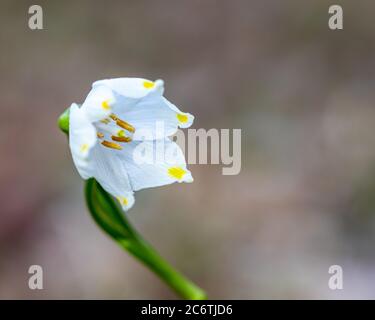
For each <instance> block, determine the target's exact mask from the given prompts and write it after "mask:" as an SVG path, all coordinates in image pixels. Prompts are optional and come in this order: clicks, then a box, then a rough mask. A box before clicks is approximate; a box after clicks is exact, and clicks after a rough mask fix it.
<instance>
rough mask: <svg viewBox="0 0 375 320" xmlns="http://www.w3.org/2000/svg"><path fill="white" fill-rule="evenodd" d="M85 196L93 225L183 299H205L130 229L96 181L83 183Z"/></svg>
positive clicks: (203, 293)
mask: <svg viewBox="0 0 375 320" xmlns="http://www.w3.org/2000/svg"><path fill="white" fill-rule="evenodd" d="M85 196H86V202H87V205H88V208H89V210H90V213H91V215H92V217H93V218H94V220H95V221H96V223H97V224H98V225H99V226H100V227H101V228H102V229H103V230H104V231H105V232H106V233H108V234H109V235H110V236H111V237H112V238H113V239H114V240H115V241H116V242H117V243H118V244H119V245H120V246H121V247H122V248H124V249H125V250H127V251H128V252H129V253H131V254H132V255H133V256H134V257H136V258H137V259H138V260H140V261H141V262H142V263H143V264H145V265H146V266H147V267H148V268H150V269H151V270H152V271H153V272H155V273H156V274H157V275H158V276H159V277H160V278H161V279H162V280H163V281H164V282H165V283H166V284H167V285H169V287H171V288H172V289H173V290H174V291H175V292H176V293H177V294H178V295H180V296H181V297H182V298H184V299H194V300H200V299H206V298H207V297H206V293H205V292H204V291H203V290H202V289H201V288H199V287H198V286H196V285H195V284H194V283H193V282H191V281H190V280H188V279H187V278H186V277H184V276H183V275H182V274H181V273H180V272H178V271H177V270H176V269H174V268H173V267H172V266H171V265H170V264H169V263H168V262H167V261H165V260H164V259H163V258H162V257H161V256H160V255H159V254H158V253H157V252H156V251H155V249H154V248H152V247H151V245H150V244H149V243H147V242H146V241H145V240H144V239H143V238H142V236H141V235H140V234H139V233H138V232H137V231H136V230H135V229H134V228H133V226H132V225H131V224H130V222H129V221H128V220H127V218H126V217H125V215H124V214H123V212H122V210H121V209H120V208H119V207H118V205H117V203H116V202H115V201H114V200H113V198H112V197H111V196H110V195H109V194H108V193H107V192H106V191H105V190H104V189H103V188H102V187H101V186H100V184H99V183H98V182H97V181H96V180H95V179H89V180H87V182H86V188H85Z"/></svg>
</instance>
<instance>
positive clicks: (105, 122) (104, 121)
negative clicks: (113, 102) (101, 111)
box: [100, 118, 111, 124]
mask: <svg viewBox="0 0 375 320" xmlns="http://www.w3.org/2000/svg"><path fill="white" fill-rule="evenodd" d="M100 122H101V123H104V124H108V123H110V122H111V120H110V119H108V118H105V119H103V120H100Z"/></svg>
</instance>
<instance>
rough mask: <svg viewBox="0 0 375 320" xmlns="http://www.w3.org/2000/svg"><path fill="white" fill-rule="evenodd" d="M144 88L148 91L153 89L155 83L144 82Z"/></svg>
mask: <svg viewBox="0 0 375 320" xmlns="http://www.w3.org/2000/svg"><path fill="white" fill-rule="evenodd" d="M143 86H144V87H145V88H146V89H151V88H153V87H155V83H154V82H152V81H148V80H146V81H143Z"/></svg>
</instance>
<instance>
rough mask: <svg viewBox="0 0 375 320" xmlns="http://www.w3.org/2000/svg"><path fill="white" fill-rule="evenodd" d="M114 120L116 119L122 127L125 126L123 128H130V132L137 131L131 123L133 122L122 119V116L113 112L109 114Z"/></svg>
mask: <svg viewBox="0 0 375 320" xmlns="http://www.w3.org/2000/svg"><path fill="white" fill-rule="evenodd" d="M109 117H110V118H111V119H112V120H113V121H116V124H117V125H118V126H119V127H121V128H123V129H125V130H128V131H129V132H133V133H134V132H135V128H134V127H133V126H132V125H131V124H129V123H127V122H126V121H124V120H121V119H120V118H118V117H117V116H116V115H115V114H113V113H112V114H111V115H110V116H109Z"/></svg>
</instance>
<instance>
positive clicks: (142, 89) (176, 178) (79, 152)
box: [69, 78, 194, 210]
mask: <svg viewBox="0 0 375 320" xmlns="http://www.w3.org/2000/svg"><path fill="white" fill-rule="evenodd" d="M163 92H164V83H163V81H162V80H156V81H154V82H153V81H149V80H146V79H140V78H118V79H107V80H100V81H96V82H94V83H93V85H92V89H91V91H90V93H89V94H88V96H87V98H86V100H85V101H84V103H83V104H82V105H81V106H78V105H77V104H75V103H73V104H72V105H71V107H70V126H69V145H70V149H71V153H72V157H73V161H74V164H75V166H76V167H77V170H78V172H79V174H80V176H81V177H82V178H83V179H88V178H91V177H93V178H95V179H96V180H97V181H98V182H99V183H100V184H101V186H102V187H103V188H104V189H105V190H106V191H107V192H109V193H110V194H112V195H113V196H114V197H115V198H116V199H117V200H118V201H119V203H120V204H121V206H122V208H123V209H124V210H128V209H130V208H131V207H132V206H133V204H134V195H133V193H134V191H138V190H141V189H144V188H151V187H157V186H162V185H166V184H170V183H173V182H192V181H193V178H192V176H191V173H190V171H189V170H188V169H187V168H186V162H185V158H184V155H183V153H182V151H181V149H180V148H179V147H178V146H177V144H176V143H174V142H173V141H172V140H170V139H169V138H168V137H169V136H171V135H173V134H174V133H176V131H177V130H178V128H188V127H189V126H190V125H191V124H192V123H193V120H194V117H193V116H192V115H191V114H189V113H185V112H181V111H180V110H179V109H178V108H177V107H176V106H175V105H173V104H172V103H171V102H169V101H168V100H167V99H166V98H164V97H163Z"/></svg>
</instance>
